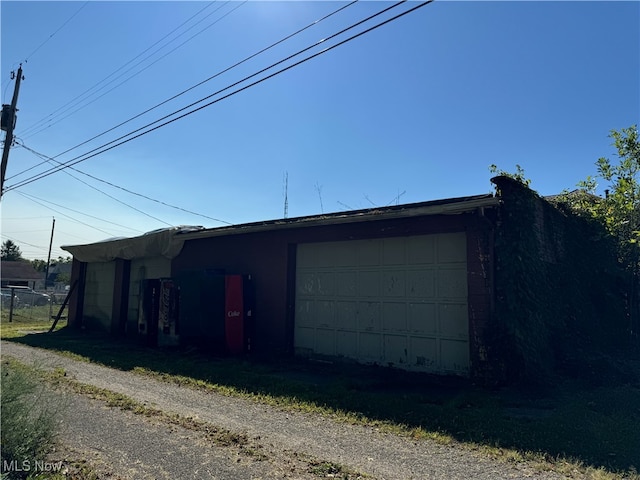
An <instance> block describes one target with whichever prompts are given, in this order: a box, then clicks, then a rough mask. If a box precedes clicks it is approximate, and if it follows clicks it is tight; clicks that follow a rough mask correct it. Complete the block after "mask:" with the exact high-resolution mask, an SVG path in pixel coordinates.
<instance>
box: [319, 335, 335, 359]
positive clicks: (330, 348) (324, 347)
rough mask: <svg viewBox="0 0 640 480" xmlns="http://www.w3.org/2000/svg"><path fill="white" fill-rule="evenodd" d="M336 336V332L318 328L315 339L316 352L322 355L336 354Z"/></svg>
mask: <svg viewBox="0 0 640 480" xmlns="http://www.w3.org/2000/svg"><path fill="white" fill-rule="evenodd" d="M335 337H336V335H335V330H333V329H331V330H328V329H324V328H318V329H317V330H316V338H315V352H316V353H319V354H321V355H335V354H336V338H335Z"/></svg>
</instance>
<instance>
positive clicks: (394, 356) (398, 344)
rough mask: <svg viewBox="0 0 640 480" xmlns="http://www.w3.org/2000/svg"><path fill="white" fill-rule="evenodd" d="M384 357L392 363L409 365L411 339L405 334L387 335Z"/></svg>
mask: <svg viewBox="0 0 640 480" xmlns="http://www.w3.org/2000/svg"><path fill="white" fill-rule="evenodd" d="M384 359H385V361H386V362H387V363H390V364H392V365H397V366H402V365H407V364H408V363H409V339H408V338H407V337H406V336H405V335H385V336H384Z"/></svg>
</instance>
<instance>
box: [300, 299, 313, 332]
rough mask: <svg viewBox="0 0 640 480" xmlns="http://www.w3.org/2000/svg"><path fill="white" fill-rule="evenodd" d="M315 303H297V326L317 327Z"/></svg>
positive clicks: (305, 301)
mask: <svg viewBox="0 0 640 480" xmlns="http://www.w3.org/2000/svg"><path fill="white" fill-rule="evenodd" d="M315 324H316V320H315V301H313V300H298V301H297V302H296V325H300V326H302V327H315Z"/></svg>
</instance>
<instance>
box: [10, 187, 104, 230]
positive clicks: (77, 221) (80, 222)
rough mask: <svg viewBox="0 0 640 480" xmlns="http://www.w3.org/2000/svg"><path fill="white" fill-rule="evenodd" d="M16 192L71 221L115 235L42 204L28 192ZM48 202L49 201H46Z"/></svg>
mask: <svg viewBox="0 0 640 480" xmlns="http://www.w3.org/2000/svg"><path fill="white" fill-rule="evenodd" d="M16 193H17V194H18V195H22V196H23V197H24V198H26V199H28V200H31V201H32V202H34V203H37V204H38V205H40V206H42V207H44V208H48V209H49V210H51V211H53V212H56V213H57V214H58V215H62V216H63V217H67V218H68V219H69V220H71V221H73V222H76V223H79V224H81V225H84V226H85V227H89V228H93V229H94V230H98V231H99V232H102V233H104V234H107V235H109V236H110V237H115V235H114V234H113V233H110V232H107V231H106V230H102V229H100V228H98V227H94V226H93V225H89V224H88V223H85V222H82V221H80V220H78V219H75V218H73V217H72V216H70V215H67V214H66V213H62V212H61V211H59V210H56V209H55V208H51V207H50V206H48V205H45V204H44V203H42V202H39V201H37V200H34V198H37V197H34V198H31V197H33V195H29V194H27V193H24V192H16ZM41 200H42V199H41ZM43 201H45V202H48V201H47V200H43ZM48 203H51V202H48ZM63 208H67V207H63ZM82 215H86V214H84V213H83V214H82ZM103 221H104V220H103Z"/></svg>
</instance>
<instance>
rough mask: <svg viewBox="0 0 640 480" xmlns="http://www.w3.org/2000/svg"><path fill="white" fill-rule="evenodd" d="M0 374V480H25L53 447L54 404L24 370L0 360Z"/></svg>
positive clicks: (33, 378)
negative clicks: (0, 465) (5, 479)
mask: <svg viewBox="0 0 640 480" xmlns="http://www.w3.org/2000/svg"><path fill="white" fill-rule="evenodd" d="M0 374H1V380H0V388H1V391H0V392H1V395H0V401H1V406H0V407H1V411H0V419H1V425H0V432H1V433H0V435H1V437H2V454H1V457H2V467H1V472H2V474H1V475H0V478H3V479H4V478H7V479H19V478H26V477H27V476H28V475H30V474H33V473H34V472H33V470H34V468H35V467H36V466H37V464H38V463H39V462H44V460H45V457H46V455H47V454H48V453H49V452H50V450H51V449H52V447H53V445H54V441H55V433H56V424H57V417H58V410H57V407H56V405H57V402H56V401H55V399H53V398H51V395H48V394H47V390H46V389H45V388H44V387H43V386H41V385H39V383H38V379H37V378H36V375H35V374H34V373H33V372H32V371H31V370H29V369H28V368H26V367H23V366H21V365H19V364H13V363H9V362H8V361H3V362H2V364H1V367H0Z"/></svg>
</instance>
